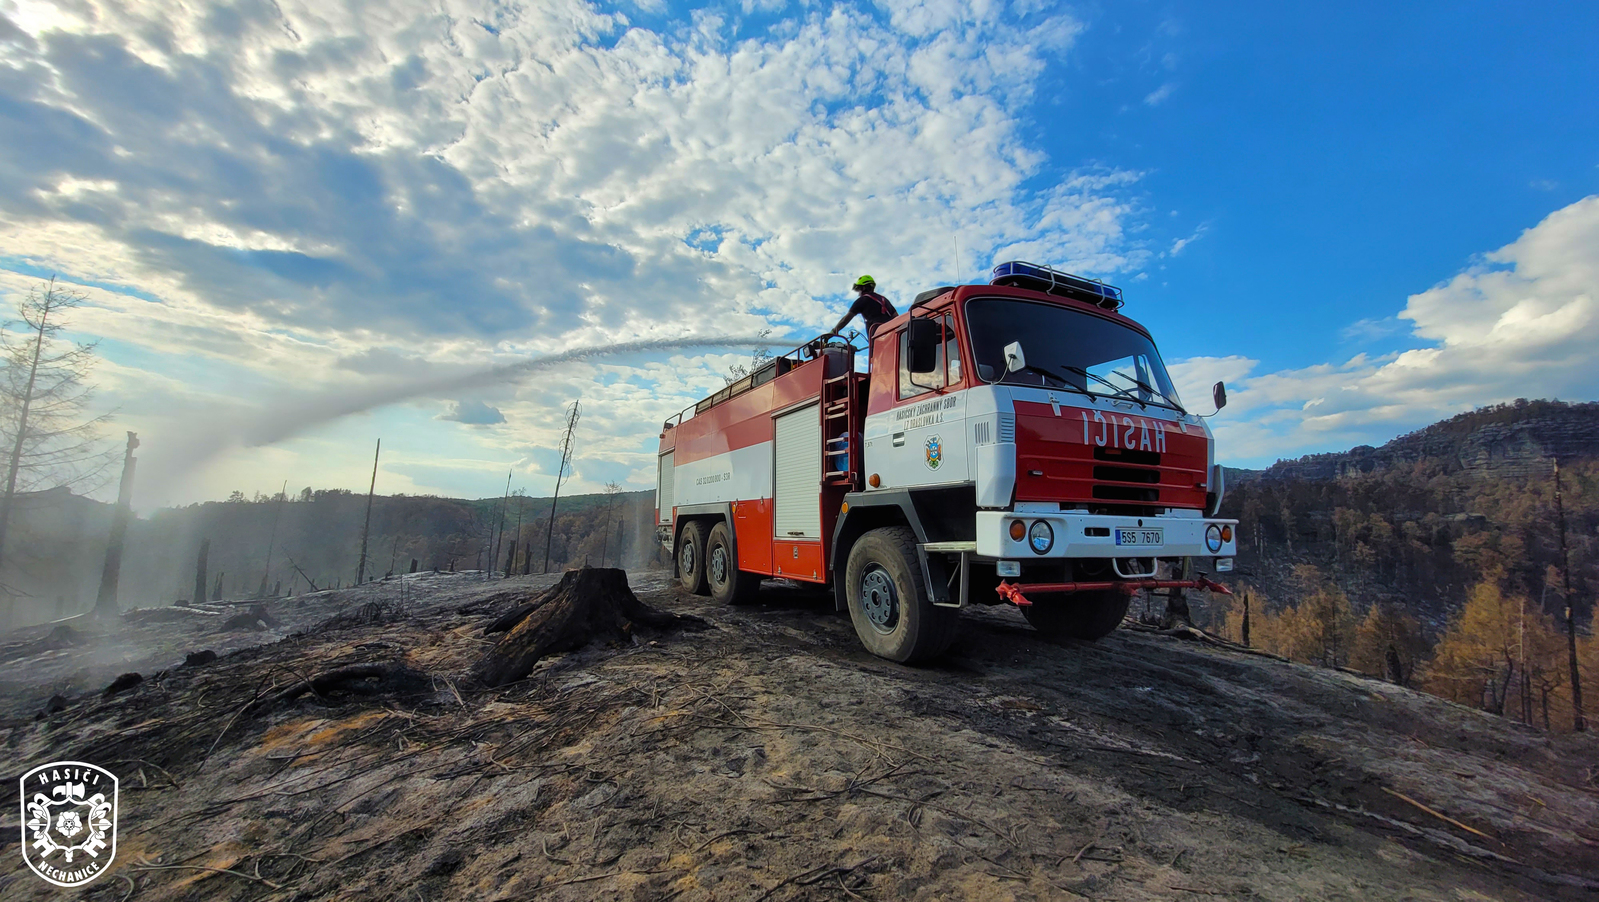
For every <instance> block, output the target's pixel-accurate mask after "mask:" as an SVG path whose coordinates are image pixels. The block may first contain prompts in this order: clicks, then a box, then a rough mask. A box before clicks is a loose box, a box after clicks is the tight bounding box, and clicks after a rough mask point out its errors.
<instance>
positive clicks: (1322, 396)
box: [1172, 195, 1599, 462]
mask: <svg viewBox="0 0 1599 902" xmlns="http://www.w3.org/2000/svg"><path fill="white" fill-rule="evenodd" d="M1398 317H1399V318H1400V319H1404V320H1409V321H1410V322H1411V324H1412V329H1411V334H1412V336H1413V338H1415V339H1419V340H1421V341H1422V342H1425V344H1418V346H1417V347H1413V348H1410V349H1408V350H1404V351H1401V352H1398V353H1394V354H1390V355H1386V356H1382V357H1378V358H1370V357H1367V356H1366V355H1364V354H1361V355H1357V356H1355V357H1353V358H1350V359H1349V360H1346V361H1344V362H1343V363H1326V364H1320V365H1316V366H1310V367H1304V368H1301V369H1296V370H1284V371H1280V372H1274V373H1264V374H1254V373H1253V369H1254V367H1255V366H1256V363H1255V362H1254V361H1248V360H1244V359H1243V358H1227V360H1228V361H1232V362H1233V365H1234V366H1235V369H1236V368H1238V367H1241V368H1243V372H1240V373H1238V374H1237V375H1236V376H1234V377H1233V379H1236V385H1237V388H1236V389H1234V390H1233V391H1232V392H1231V394H1230V399H1229V400H1230V403H1229V406H1228V410H1227V412H1226V413H1224V414H1223V415H1222V416H1220V417H1218V418H1217V419H1216V420H1214V421H1213V423H1214V425H1215V426H1216V428H1217V435H1218V442H1219V443H1220V444H1219V447H1220V451H1221V453H1222V455H1223V456H1224V457H1226V458H1228V459H1229V460H1248V461H1254V462H1259V461H1262V460H1264V461H1268V462H1269V460H1270V459H1271V458H1274V457H1279V456H1282V457H1291V456H1295V455H1297V454H1302V453H1305V452H1307V451H1312V450H1318V451H1319V450H1339V449H1343V448H1347V447H1350V446H1352V445H1356V444H1360V443H1363V442H1378V443H1380V442H1382V441H1385V440H1387V439H1388V438H1391V437H1393V436H1394V435H1395V434H1397V433H1399V432H1403V431H1406V430H1409V429H1414V428H1417V427H1420V426H1423V425H1426V424H1428V423H1430V422H1433V421H1436V420H1438V419H1441V418H1443V417H1446V416H1449V415H1452V414H1455V413H1458V412H1460V411H1462V410H1468V409H1471V408H1473V407H1478V406H1482V405H1485V404H1494V403H1499V402H1504V401H1510V400H1514V399H1515V398H1562V399H1565V400H1590V399H1593V398H1594V397H1595V396H1596V392H1595V386H1599V358H1596V357H1595V355H1594V353H1593V349H1594V348H1595V347H1599V195H1596V196H1591V197H1587V198H1584V199H1582V200H1580V201H1578V202H1576V203H1574V204H1571V205H1570V206H1568V207H1565V208H1563V209H1560V210H1557V211H1555V212H1554V213H1551V214H1550V215H1549V216H1548V217H1546V218H1545V219H1544V220H1543V221H1542V222H1540V223H1538V224H1537V225H1536V226H1534V227H1532V228H1530V229H1527V230H1526V231H1525V232H1523V233H1522V234H1521V237H1520V238H1518V239H1517V240H1516V241H1514V242H1512V243H1510V244H1508V245H1506V246H1504V247H1502V248H1500V249H1498V250H1496V251H1493V252H1492V253H1489V254H1486V255H1484V257H1483V258H1482V261H1481V262H1480V263H1478V264H1476V265H1473V266H1472V267H1470V268H1469V269H1467V270H1465V271H1464V272H1461V273H1460V274H1458V275H1456V276H1455V277H1454V278H1452V279H1450V280H1449V281H1447V282H1445V283H1442V284H1440V285H1437V286H1435V287H1433V288H1431V289H1428V290H1427V291H1423V292H1421V293H1419V294H1415V295H1411V297H1410V298H1409V300H1408V302H1407V303H1406V305H1405V308H1404V310H1402V311H1401V312H1400V313H1399V314H1398ZM1367 322H1368V321H1362V323H1357V324H1355V327H1352V328H1364V326H1363V323H1367ZM1379 323H1380V321H1379ZM1246 364H1247V366H1246ZM1185 367H1186V368H1188V371H1192V372H1194V373H1201V372H1203V373H1204V374H1205V375H1204V378H1210V374H1211V373H1214V372H1217V371H1219V368H1220V362H1219V361H1216V360H1214V359H1200V360H1198V361H1183V362H1181V363H1179V364H1176V365H1174V366H1173V367H1172V369H1173V370H1174V371H1176V372H1184V371H1185V370H1184V368H1185ZM1195 378H1196V377H1195ZM1232 384H1233V382H1232V381H1231V380H1230V381H1229V385H1230V386H1231V385H1232Z"/></svg>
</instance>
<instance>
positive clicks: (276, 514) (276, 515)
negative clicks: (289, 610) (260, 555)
mask: <svg viewBox="0 0 1599 902" xmlns="http://www.w3.org/2000/svg"><path fill="white" fill-rule="evenodd" d="M287 500H289V481H288V480H287V479H285V480H283V490H282V491H280V492H278V505H277V509H276V510H274V511H273V512H272V533H271V535H270V536H269V537H268V538H267V562H266V569H264V570H262V571H261V590H260V591H259V592H257V593H255V594H256V596H257V597H261V598H264V597H266V594H267V580H269V579H271V578H272V549H273V547H274V546H276V545H277V544H278V520H279V519H281V518H282V517H283V502H285V501H287ZM272 594H273V595H276V594H278V593H277V592H273V593H272Z"/></svg>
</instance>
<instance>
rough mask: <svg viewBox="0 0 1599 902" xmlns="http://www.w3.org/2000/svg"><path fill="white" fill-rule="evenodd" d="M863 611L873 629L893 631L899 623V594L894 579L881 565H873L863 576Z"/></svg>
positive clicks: (881, 631)
mask: <svg viewBox="0 0 1599 902" xmlns="http://www.w3.org/2000/svg"><path fill="white" fill-rule="evenodd" d="M861 611H862V613H864V614H865V615H866V620H867V622H868V623H870V624H871V625H872V629H875V630H877V631H878V632H880V633H891V632H893V631H894V627H895V626H897V625H899V595H898V593H896V592H895V591H894V580H893V579H891V578H890V577H889V575H888V573H887V572H886V571H885V570H883V568H881V567H873V568H872V569H870V570H868V571H866V573H865V574H863V575H862V576H861Z"/></svg>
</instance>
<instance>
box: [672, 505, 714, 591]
mask: <svg viewBox="0 0 1599 902" xmlns="http://www.w3.org/2000/svg"><path fill="white" fill-rule="evenodd" d="M677 574H678V579H679V580H680V581H681V582H682V585H683V589H684V590H685V591H688V592H693V593H694V594H695V595H707V594H710V589H708V588H706V583H705V524H704V523H701V522H700V521H698V520H690V521H689V522H687V523H685V524H683V531H682V532H681V533H679V534H678V538H677Z"/></svg>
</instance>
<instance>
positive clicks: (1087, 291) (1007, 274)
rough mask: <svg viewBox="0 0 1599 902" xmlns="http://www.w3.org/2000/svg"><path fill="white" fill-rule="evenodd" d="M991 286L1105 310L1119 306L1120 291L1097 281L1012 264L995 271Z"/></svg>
mask: <svg viewBox="0 0 1599 902" xmlns="http://www.w3.org/2000/svg"><path fill="white" fill-rule="evenodd" d="M989 284H990V285H1009V286H1012V287H1015V288H1027V289H1031V290H1033V291H1043V292H1046V293H1048V294H1054V295H1060V296H1061V297H1068V298H1072V299H1073V300H1078V301H1086V302H1088V303H1090V304H1094V305H1095V306H1098V307H1103V308H1105V309H1106V310H1116V309H1118V308H1120V307H1121V305H1122V290H1121V289H1120V288H1117V287H1116V286H1114V285H1106V284H1105V283H1104V282H1101V281H1099V280H1097V279H1085V278H1083V277H1082V276H1074V275H1072V274H1071V273H1069V272H1062V271H1061V270H1058V269H1055V268H1054V267H1050V266H1040V265H1038V264H1037V263H1024V262H1022V261H1020V260H1012V261H1010V262H1008V263H1001V264H1000V265H998V266H996V267H994V277H993V278H992V279H990V280H989Z"/></svg>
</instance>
